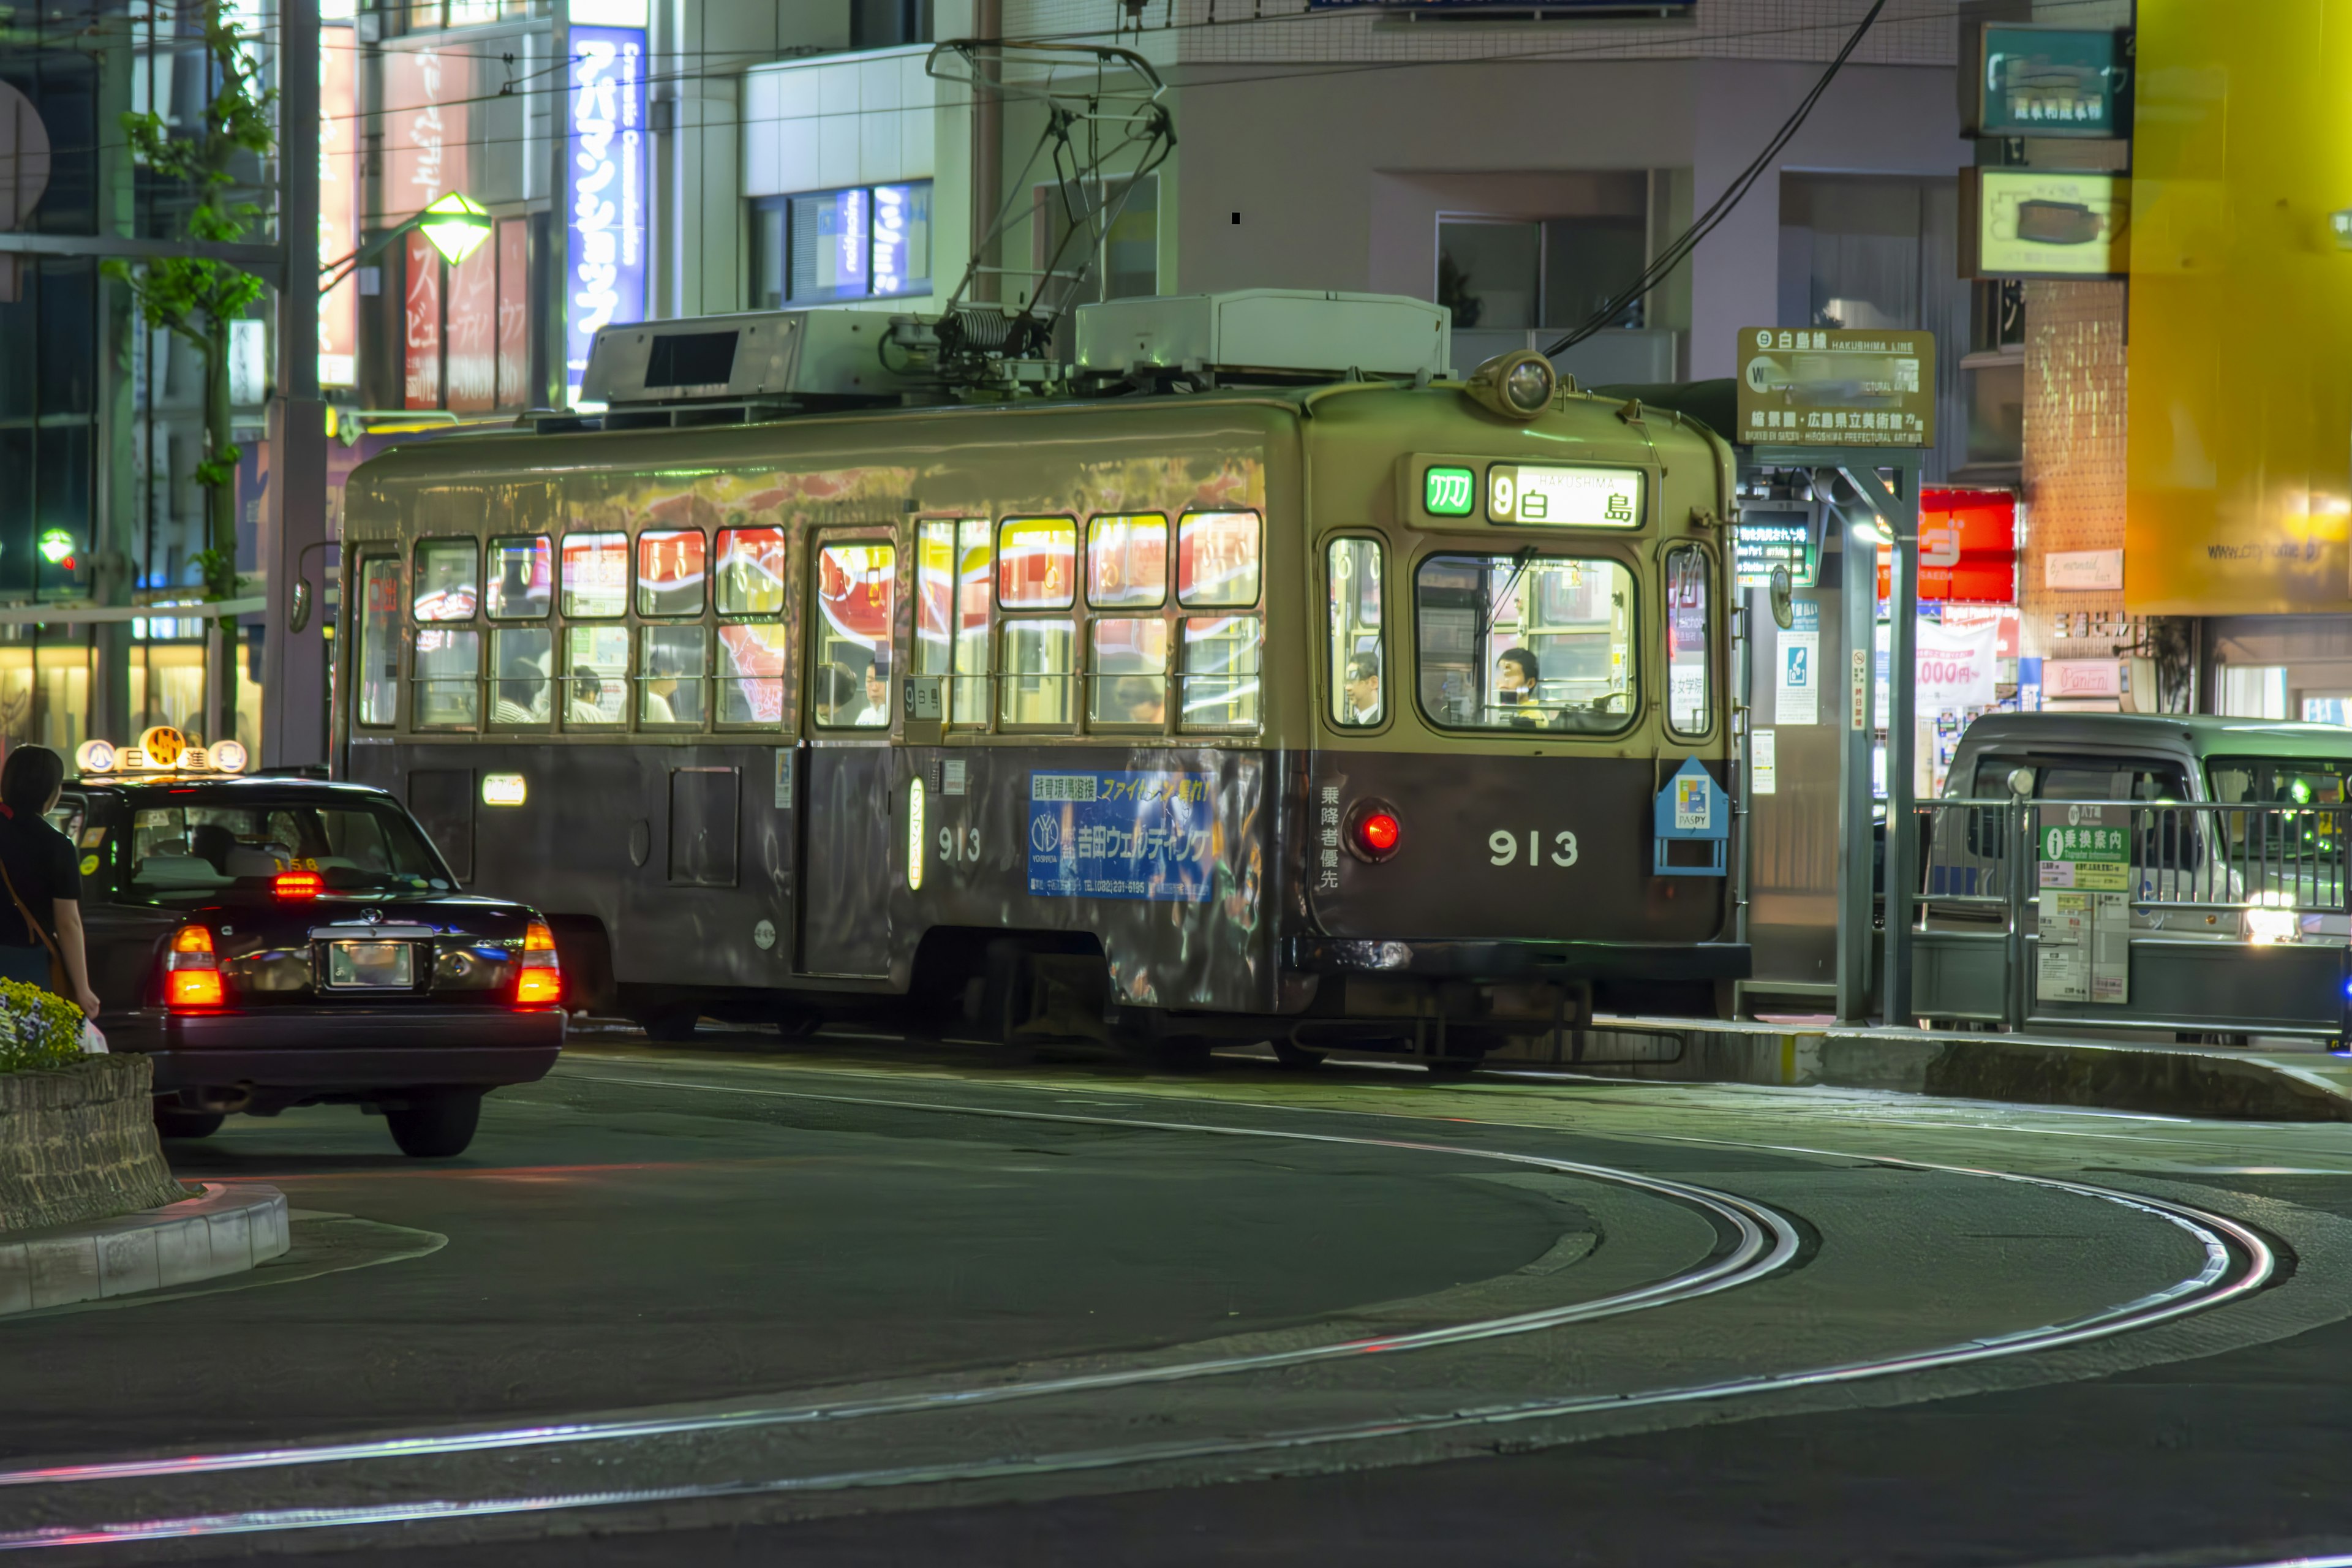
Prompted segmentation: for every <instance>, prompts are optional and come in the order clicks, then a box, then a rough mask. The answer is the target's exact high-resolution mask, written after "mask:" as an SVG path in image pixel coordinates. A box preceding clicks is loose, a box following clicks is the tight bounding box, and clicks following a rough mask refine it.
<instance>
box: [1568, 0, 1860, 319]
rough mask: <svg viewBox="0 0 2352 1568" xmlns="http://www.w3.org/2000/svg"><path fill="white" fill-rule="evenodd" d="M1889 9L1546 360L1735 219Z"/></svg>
mask: <svg viewBox="0 0 2352 1568" xmlns="http://www.w3.org/2000/svg"><path fill="white" fill-rule="evenodd" d="M1885 8H1886V0H1872V4H1871V7H1870V9H1869V10H1868V11H1866V12H1864V13H1863V17H1862V20H1861V21H1860V22H1858V23H1856V24H1855V26H1854V29H1853V33H1852V34H1850V35H1849V36H1848V37H1847V38H1846V41H1845V47H1843V48H1842V49H1840V50H1838V52H1837V58H1834V59H1832V60H1831V61H1830V63H1829V68H1828V69H1826V70H1824V71H1823V72H1822V76H1821V79H1820V80H1819V81H1816V82H1815V83H1813V89H1812V90H1811V92H1809V93H1807V94H1805V96H1804V98H1803V100H1801V101H1800V102H1799V103H1798V105H1797V107H1796V109H1795V110H1794V111H1793V112H1791V113H1790V116H1789V118H1788V119H1787V120H1785V121H1781V123H1780V130H1779V131H1777V132H1773V134H1772V139H1771V140H1770V141H1769V142H1766V143H1765V144H1764V148H1763V151H1761V152H1759V153H1757V154H1756V156H1755V157H1754V158H1753V159H1752V160H1750V161H1749V163H1748V166H1747V167H1746V168H1745V169H1742V170H1741V171H1740V172H1739V174H1738V176H1736V177H1735V178H1734V179H1733V180H1732V182H1731V184H1728V185H1727V186H1725V187H1724V191H1723V194H1722V195H1719V196H1717V197H1716V199H1715V201H1714V202H1713V203H1712V204H1710V205H1708V207H1707V209H1706V211H1705V212H1704V213H1701V214H1700V215H1699V216H1697V217H1696V218H1695V219H1694V220H1692V223H1691V226H1689V227H1688V228H1686V229H1685V230H1684V231H1683V233H1682V235H1681V236H1680V237H1678V238H1676V239H1675V241H1674V243H1672V244H1671V245H1669V246H1667V247H1665V248H1664V250H1662V251H1660V252H1659V253H1658V255H1657V257H1656V258H1654V260H1652V261H1651V263H1650V264H1649V265H1648V266H1647V267H1645V268H1643V269H1642V272H1641V275H1640V276H1639V277H1637V278H1635V279H1634V280H1633V282H1632V283H1631V284H1628V285H1627V286H1626V287H1625V289H1623V290H1622V291H1621V292H1620V293H1619V294H1617V295H1616V297H1615V298H1613V299H1612V300H1610V301H1609V302H1608V303H1607V304H1605V305H1603V306H1601V308H1600V309H1599V310H1595V311H1594V312H1593V313H1592V314H1591V316H1590V317H1588V318H1586V320H1585V321H1584V324H1583V325H1581V326H1580V327H1578V328H1576V329H1575V330H1574V331H1570V333H1569V334H1568V335H1567V336H1565V337H1563V338H1561V339H1560V340H1559V342H1556V343H1553V344H1552V345H1551V346H1550V347H1549V348H1548V349H1546V350H1544V357H1545V358H1547V359H1551V358H1555V357H1557V356H1558V355H1559V354H1562V353H1567V352H1568V351H1569V350H1570V349H1571V348H1574V347H1575V346H1576V345H1577V344H1578V343H1580V342H1583V341H1584V340H1585V339H1587V338H1589V337H1591V335H1592V334H1593V333H1595V332H1597V331H1601V330H1603V329H1604V328H1606V327H1607V326H1609V324H1610V323H1611V322H1612V321H1617V320H1618V319H1619V318H1620V317H1622V315H1623V314H1624V312H1625V311H1626V310H1628V309H1629V308H1630V307H1631V306H1632V305H1633V303H1634V302H1635V301H1637V300H1641V299H1642V298H1643V297H1644V296H1645V295H1647V294H1648V293H1649V292H1650V291H1651V290H1652V289H1655V288H1656V287H1657V286H1658V285H1659V284H1661V283H1663V282H1664V281H1665V280H1666V279H1667V278H1668V277H1669V276H1671V275H1672V274H1673V272H1674V269H1675V268H1677V267H1679V266H1681V265H1682V264H1683V262H1684V261H1685V260H1686V259H1687V258H1689V256H1690V254H1691V252H1692V251H1694V250H1696V249H1697V248H1698V247H1699V243H1700V242H1701V241H1702V240H1704V239H1706V237H1707V236H1708V235H1710V234H1713V233H1714V232H1715V231H1716V228H1717V226H1719V225H1720V224H1721V223H1722V222H1723V220H1724V219H1725V218H1727V217H1729V216H1731V214H1732V211H1733V209H1734V208H1736V207H1738V205H1739V203H1740V201H1741V199H1742V198H1744V197H1745V196H1746V195H1748V191H1749V190H1750V189H1752V188H1753V187H1754V185H1755V184H1756V182H1757V180H1758V179H1759V177H1761V175H1762V174H1763V173H1764V171H1765V170H1766V169H1768V168H1770V167H1773V166H1774V161H1775V160H1776V159H1778V158H1779V157H1780V151H1781V149H1783V148H1784V147H1786V146H1788V144H1789V142H1790V140H1791V139H1792V138H1794V137H1795V135H1796V134H1797V132H1799V131H1800V130H1801V129H1803V127H1804V123H1805V121H1806V120H1807V119H1808V118H1809V117H1810V116H1811V114H1812V112H1813V106H1814V105H1815V104H1817V103H1819V102H1821V100H1822V94H1823V93H1825V92H1827V91H1828V90H1829V88H1830V83H1832V82H1833V81H1835V80H1836V79H1837V75H1838V72H1839V71H1840V70H1841V69H1843V68H1844V66H1845V62H1846V61H1847V60H1848V59H1849V58H1852V57H1853V51H1854V49H1855V48H1856V47H1858V46H1859V45H1860V44H1861V43H1862V38H1863V35H1864V34H1865V33H1867V32H1869V31H1870V26H1871V24H1872V23H1874V22H1875V21H1877V20H1878V14H1879V13H1880V12H1881V11H1883V10H1885Z"/></svg>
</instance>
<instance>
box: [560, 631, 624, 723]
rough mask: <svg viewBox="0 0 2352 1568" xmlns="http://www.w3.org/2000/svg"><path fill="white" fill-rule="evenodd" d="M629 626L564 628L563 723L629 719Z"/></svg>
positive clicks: (610, 721)
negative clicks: (627, 701)
mask: <svg viewBox="0 0 2352 1568" xmlns="http://www.w3.org/2000/svg"><path fill="white" fill-rule="evenodd" d="M628 687H629V628H628V627H626V626H566V627H564V628H563V726H564V728H565V729H567V730H576V729H580V728H583V727H589V728H593V727H595V726H598V725H605V724H619V723H622V722H625V721H626V720H627V718H628V711H629V710H628V707H627V704H626V702H625V693H626V691H627V690H628Z"/></svg>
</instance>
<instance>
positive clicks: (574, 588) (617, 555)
mask: <svg viewBox="0 0 2352 1568" xmlns="http://www.w3.org/2000/svg"><path fill="white" fill-rule="evenodd" d="M628 607H629V536H628V535H627V534H625V533H567V534H565V535H564V536H563V614H564V616H566V618H572V617H590V618H593V617H599V616H617V615H619V614H620V613H621V612H622V611H624V610H625V609H627V608H628Z"/></svg>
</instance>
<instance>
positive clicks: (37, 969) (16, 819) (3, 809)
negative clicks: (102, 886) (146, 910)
mask: <svg viewBox="0 0 2352 1568" xmlns="http://www.w3.org/2000/svg"><path fill="white" fill-rule="evenodd" d="M65 781H66V764H65V759H64V758H62V757H60V756H58V754H57V753H56V752H53V751H51V750H49V749H48V748H47V746H19V747H17V748H16V750H14V751H12V752H9V753H8V761H7V763H5V765H0V878H5V881H0V892H5V894H6V897H5V899H0V980H21V981H23V982H24V983H25V984H27V985H37V986H40V987H41V988H42V989H43V990H46V991H55V992H57V993H58V994H59V995H61V996H64V997H66V998H67V999H68V1000H69V1001H71V1002H74V1003H76V1004H78V1005H79V1006H80V1008H81V1010H82V1012H83V1014H84V1015H85V1016H89V1017H91V1018H95V1017H97V1016H98V997H97V995H96V994H95V993H93V992H92V991H91V990H90V988H89V955H88V953H87V952H86V951H85V949H84V947H83V943H82V931H81V872H80V869H79V868H78V867H77V866H76V865H75V864H74V857H75V854H76V850H75V849H74V846H73V840H72V839H70V838H68V837H66V836H65V835H64V834H62V833H59V832H58V830H57V829H56V828H54V827H52V826H49V825H48V823H47V820H45V818H44V815H43V814H44V813H46V812H47V810H48V809H49V808H50V807H51V806H53V805H57V804H58V794H59V793H60V792H61V791H62V790H63V789H64V787H65ZM58 965H62V967H63V969H64V972H65V981H64V984H58V983H57V979H56V967H57V966H58Z"/></svg>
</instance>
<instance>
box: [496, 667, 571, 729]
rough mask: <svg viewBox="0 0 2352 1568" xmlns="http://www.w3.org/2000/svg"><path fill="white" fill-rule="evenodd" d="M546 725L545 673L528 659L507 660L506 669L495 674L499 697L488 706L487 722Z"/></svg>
mask: <svg viewBox="0 0 2352 1568" xmlns="http://www.w3.org/2000/svg"><path fill="white" fill-rule="evenodd" d="M576 700H577V699H575V701H576ZM546 721H547V675H546V672H545V671H543V670H541V668H539V666H538V665H537V664H535V663H533V662H532V661H531V660H530V659H528V658H511V659H509V660H508V661H507V667H506V668H504V669H503V670H501V671H499V695H498V700H496V701H495V702H493V703H492V704H491V705H490V722H492V723H494V724H543V723H545V722H546Z"/></svg>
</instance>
